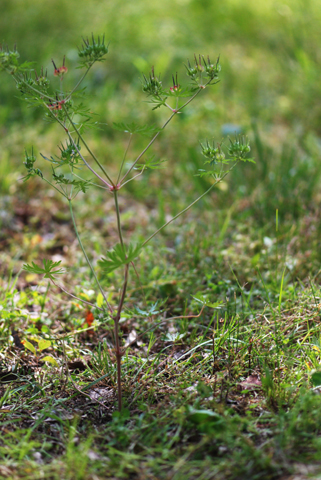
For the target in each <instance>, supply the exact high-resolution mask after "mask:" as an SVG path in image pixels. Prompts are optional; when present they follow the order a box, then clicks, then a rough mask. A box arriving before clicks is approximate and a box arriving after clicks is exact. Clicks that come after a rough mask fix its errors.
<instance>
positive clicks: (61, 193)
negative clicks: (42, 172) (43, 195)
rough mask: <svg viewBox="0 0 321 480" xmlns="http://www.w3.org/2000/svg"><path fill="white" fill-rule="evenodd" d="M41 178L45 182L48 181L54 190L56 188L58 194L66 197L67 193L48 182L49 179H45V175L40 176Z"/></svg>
mask: <svg viewBox="0 0 321 480" xmlns="http://www.w3.org/2000/svg"><path fill="white" fill-rule="evenodd" d="M41 178H42V180H44V181H45V182H46V183H48V184H49V185H50V186H51V187H52V188H54V189H55V190H57V192H59V193H60V195H63V196H64V197H65V198H67V199H68V197H67V195H66V194H65V193H64V192H63V191H62V190H59V188H57V187H55V186H54V185H53V184H52V183H51V182H49V180H47V179H46V178H45V177H41Z"/></svg>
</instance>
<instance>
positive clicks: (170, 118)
mask: <svg viewBox="0 0 321 480" xmlns="http://www.w3.org/2000/svg"><path fill="white" fill-rule="evenodd" d="M210 82H211V80H209V81H208V82H207V83H206V84H205V85H203V86H202V87H199V89H198V90H197V92H195V93H194V95H193V96H192V97H191V98H190V99H189V100H187V102H185V103H184V105H182V106H181V107H180V108H178V109H177V110H175V111H173V109H171V110H172V111H173V113H172V115H171V116H170V117H169V118H168V119H167V120H166V122H165V123H164V125H163V126H162V128H161V129H160V130H159V132H157V133H156V135H155V136H154V137H153V138H152V140H151V141H150V142H149V144H148V145H147V147H146V148H144V150H143V151H142V152H141V153H140V154H139V155H138V157H137V158H136V160H135V161H134V163H133V164H132V166H131V167H130V168H129V170H128V171H127V172H126V173H125V175H124V176H123V178H122V179H121V181H120V184H122V183H123V181H124V180H125V178H126V177H127V176H128V175H129V174H130V172H131V171H132V170H133V168H134V167H135V165H136V163H137V162H138V161H139V160H140V159H141V158H142V156H143V155H144V154H145V153H146V152H147V150H148V149H149V147H150V146H151V145H152V144H153V143H154V142H155V140H156V138H157V137H158V135H159V134H160V133H161V131H162V130H164V129H165V127H166V126H167V125H168V124H169V122H170V121H171V120H172V118H173V117H174V116H175V115H176V114H177V113H178V112H180V111H181V110H183V108H185V107H186V106H187V105H188V104H189V103H191V102H192V101H193V100H194V98H195V97H196V96H197V95H198V94H199V93H200V92H201V90H204V88H205V87H206V86H207V85H208V84H209V83H210ZM167 106H169V105H167ZM169 108H170V107H169ZM117 183H118V182H117Z"/></svg>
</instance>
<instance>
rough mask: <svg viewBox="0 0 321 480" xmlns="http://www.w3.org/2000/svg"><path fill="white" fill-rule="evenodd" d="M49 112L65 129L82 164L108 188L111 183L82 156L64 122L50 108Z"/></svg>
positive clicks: (110, 186)
mask: <svg viewBox="0 0 321 480" xmlns="http://www.w3.org/2000/svg"><path fill="white" fill-rule="evenodd" d="M48 110H49V112H50V113H51V115H52V117H53V118H54V119H55V120H56V121H57V122H58V123H59V125H61V127H62V128H63V129H64V130H65V132H66V133H67V135H68V138H69V140H70V141H71V143H72V144H73V146H74V147H75V149H76V150H77V153H78V155H79V156H80V158H81V159H82V161H83V162H84V164H85V165H86V167H87V168H89V170H90V171H91V172H92V173H93V174H94V175H95V176H96V177H97V178H99V180H100V181H101V182H102V183H103V184H104V185H106V186H107V187H108V188H109V189H110V188H112V185H110V184H109V183H108V182H106V180H104V179H103V178H102V177H101V176H100V175H99V174H98V173H97V172H96V171H95V170H94V169H93V168H92V167H91V166H90V165H89V163H88V162H87V161H86V160H85V158H84V157H83V155H82V154H81V153H80V150H79V148H78V147H77V144H76V143H75V142H74V139H73V138H72V136H71V134H70V132H69V130H68V129H67V128H66V127H65V126H64V124H63V123H62V122H61V121H60V120H59V118H58V117H56V116H55V115H54V114H53V113H52V112H51V110H50V109H48Z"/></svg>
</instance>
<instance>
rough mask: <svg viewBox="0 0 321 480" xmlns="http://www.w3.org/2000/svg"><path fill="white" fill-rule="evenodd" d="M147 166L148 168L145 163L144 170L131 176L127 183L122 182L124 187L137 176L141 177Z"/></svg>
mask: <svg viewBox="0 0 321 480" xmlns="http://www.w3.org/2000/svg"><path fill="white" fill-rule="evenodd" d="M145 168H146V167H145V165H144V166H143V168H142V171H141V172H139V173H137V175H134V177H132V178H130V179H129V180H127V181H126V182H125V183H123V184H122V187H124V186H125V185H126V184H127V183H129V182H131V181H132V180H135V178H137V177H140V176H141V174H142V173H144V171H145Z"/></svg>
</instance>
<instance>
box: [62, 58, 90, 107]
mask: <svg viewBox="0 0 321 480" xmlns="http://www.w3.org/2000/svg"><path fill="white" fill-rule="evenodd" d="M94 63H95V62H93V63H91V64H90V65H89V67H88V68H87V70H86V71H85V73H84V74H83V76H82V77H80V80H79V81H78V82H77V83H76V85H75V86H74V88H73V89H72V90H71V92H69V93H68V95H67V97H66V100H65V101H66V102H67V101H68V100H70V99H71V97H72V94H73V93H75V91H76V90H77V88H78V87H79V85H80V84H81V82H82V81H83V80H84V78H85V76H86V75H87V73H88V72H89V70H90V69H91V67H92V66H93V65H94Z"/></svg>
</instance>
